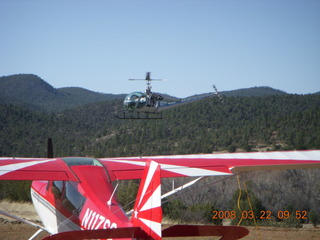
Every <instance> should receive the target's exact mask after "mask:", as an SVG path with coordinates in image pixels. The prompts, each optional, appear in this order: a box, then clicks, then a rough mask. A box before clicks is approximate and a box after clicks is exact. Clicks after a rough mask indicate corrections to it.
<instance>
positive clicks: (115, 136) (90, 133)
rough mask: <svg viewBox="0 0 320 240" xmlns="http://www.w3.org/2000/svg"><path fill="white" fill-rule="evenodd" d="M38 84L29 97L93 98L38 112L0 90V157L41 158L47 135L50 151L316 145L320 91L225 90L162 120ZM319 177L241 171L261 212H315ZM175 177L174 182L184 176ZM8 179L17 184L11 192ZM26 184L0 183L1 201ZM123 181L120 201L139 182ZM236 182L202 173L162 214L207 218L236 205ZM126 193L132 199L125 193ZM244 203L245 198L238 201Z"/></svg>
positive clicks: (23, 196) (315, 173)
mask: <svg viewBox="0 0 320 240" xmlns="http://www.w3.org/2000/svg"><path fill="white" fill-rule="evenodd" d="M2 80H3V79H2ZM0 84H1V81H0ZM2 84H3V81H2ZM40 85H42V87H40V88H39V92H37V90H35V89H33V91H34V92H33V94H34V96H38V97H39V96H42V97H43V98H45V99H46V100H48V99H47V98H46V94H44V95H43V91H46V93H47V92H50V93H51V95H49V96H47V97H48V98H49V100H50V99H51V100H52V99H54V98H59V99H63V98H67V97H66V96H69V94H70V95H71V96H72V97H73V98H74V99H78V98H82V96H83V95H88V99H91V100H90V101H94V103H90V101H89V100H88V101H87V102H86V104H83V103H82V104H79V105H78V106H77V107H73V108H71V107H70V106H71V105H72V104H71V105H69V104H70V102H72V101H71V100H70V99H71V97H70V98H68V99H69V100H70V101H69V100H68V110H64V111H62V109H60V110H59V111H57V109H56V110H55V111H51V112H48V111H44V110H43V111H40V110H41V106H40V105H39V104H38V103H37V104H35V103H34V102H32V101H31V100H30V99H24V100H23V101H22V100H21V98H15V100H12V101H9V102H8V101H7V99H6V101H2V100H3V96H4V95H1V98H0V102H1V101H2V103H0V132H1V136H0V156H12V157H46V141H47V138H48V137H51V138H52V139H53V142H54V153H55V156H93V157H115V156H143V155H144V156H145V155H158V154H161V155H163V154H189V153H212V152H217V151H219V152H220V151H226V152H234V151H258V150H259V151H261V150H263V151H268V150H293V149H299V150H302V149H320V95H319V94H312V95H290V94H285V93H281V91H280V92H279V91H278V90H275V91H276V92H277V94H271V95H270V94H267V95H264V94H262V95H264V96H252V95H254V94H249V96H241V97H240V96H224V97H223V98H224V101H223V102H221V101H220V100H219V99H218V98H216V97H214V98H211V99H206V100H203V101H200V102H196V103H192V104H188V105H185V106H181V107H179V108H175V109H170V110H168V111H166V112H164V114H163V119H162V120H140V121H130V120H119V119H116V118H115V117H114V116H115V114H116V113H117V111H119V110H121V109H122V100H119V99H117V98H116V99H113V100H107V101H106V100H103V98H104V97H106V96H104V95H101V96H103V98H102V99H97V98H96V95H95V93H92V95H90V94H87V93H88V92H87V91H88V90H85V89H78V88H67V89H60V90H59V91H58V90H57V89H54V88H52V87H50V85H46V84H44V83H43V82H42V83H41V84H40ZM2 86H4V85H2ZM0 89H2V88H0ZM6 89H8V88H6ZM253 90H257V89H254V88H253ZM260 90H261V88H259V91H260ZM1 91H3V92H4V90H3V89H2V90H1ZM17 91H18V90H17ZM246 91H247V90H246ZM267 91H270V89H269V88H267ZM41 92H42V94H41ZM61 96H62V98H61ZM75 96H78V97H75ZM46 100H44V102H46ZM49 100H48V102H54V101H51V100H50V101H49ZM59 101H60V100H59ZM21 102H24V104H21ZM76 102H78V100H77V101H76ZM31 105H32V106H34V108H32V107H30V106H31ZM65 106H67V105H65ZM46 108H47V107H46ZM33 109H37V111H35V110H33ZM319 176H320V174H319V170H301V171H296V170H295V171H293V170H291V171H269V172H268V171H264V172H256V173H248V174H244V175H242V176H241V179H242V184H243V183H245V182H246V183H247V186H248V188H249V189H250V191H251V192H252V194H254V196H255V197H252V198H253V199H257V200H256V202H257V203H259V204H260V205H261V206H263V207H264V209H266V210H270V211H273V212H276V211H279V210H286V209H290V210H292V209H294V210H295V211H296V210H308V211H314V212H317V211H319V210H320V209H319V204H318V202H317V200H316V199H317V198H318V197H319V196H320V179H319ZM170 181H171V180H168V181H164V182H163V192H165V191H166V190H170V188H171V183H170ZM176 181H177V182H176V184H178V183H180V182H181V183H182V182H183V180H176ZM12 184H15V185H14V190H12V189H13V188H12ZM29 184H30V183H28V182H27V183H25V182H23V183H11V182H1V183H0V189H1V191H0V199H1V198H11V199H15V200H28V198H29V195H28V190H27V187H28V186H29ZM124 186H127V188H125V190H123V191H124V192H122V194H121V193H119V195H120V197H119V198H120V200H121V199H122V200H123V199H124V198H126V200H123V203H126V202H127V201H129V200H130V201H131V200H134V194H132V190H136V189H137V183H135V182H133V183H130V184H129V183H124ZM243 186H244V185H242V187H243ZM237 188H238V184H237V181H236V178H234V177H231V178H225V177H221V178H210V179H206V180H205V181H204V182H203V183H202V184H200V185H198V187H196V188H191V190H190V191H186V192H185V193H182V194H185V195H184V196H187V197H184V198H183V200H182V199H171V201H170V202H168V203H166V204H165V206H164V211H165V213H166V214H167V215H168V216H169V215H170V214H172V211H176V214H178V215H179V214H180V215H179V216H180V219H184V220H186V219H195V220H196V218H197V217H199V218H200V219H199V221H205V220H204V219H208V213H209V218H210V217H212V215H210V214H211V212H212V209H218V210H232V209H233V208H234V202H233V200H232V199H234V198H236V199H238V198H237V197H235V196H237V194H238V193H237V192H236V190H237ZM10 189H11V190H12V191H11V190H10ZM16 189H24V190H21V191H20V190H18V191H17V190H16ZM250 191H249V192H250ZM17 193H19V194H18V195H17ZM121 195H122V197H121ZM130 197H131V198H132V199H128V198H130ZM130 201H129V202H130ZM242 204H244V205H246V204H247V203H246V202H245V200H243V203H242ZM199 212H202V213H203V214H199ZM195 213H196V214H195Z"/></svg>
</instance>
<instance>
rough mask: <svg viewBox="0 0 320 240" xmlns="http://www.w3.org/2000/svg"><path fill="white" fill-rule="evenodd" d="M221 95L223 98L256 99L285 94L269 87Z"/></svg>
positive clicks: (228, 92) (233, 91) (234, 91)
mask: <svg viewBox="0 0 320 240" xmlns="http://www.w3.org/2000/svg"><path fill="white" fill-rule="evenodd" d="M221 94H223V95H225V96H233V97H244V96H246V97H255V96H256V97H258V96H268V95H283V94H287V93H286V92H284V91H281V90H278V89H274V88H271V87H266V86H264V87H252V88H242V89H238V90H232V91H224V92H221Z"/></svg>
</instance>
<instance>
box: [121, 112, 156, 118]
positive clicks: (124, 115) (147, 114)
mask: <svg viewBox="0 0 320 240" xmlns="http://www.w3.org/2000/svg"><path fill="white" fill-rule="evenodd" d="M116 117H117V118H118V119H133V120H140V119H162V112H128V111H123V112H122V113H121V114H119V115H117V116H116Z"/></svg>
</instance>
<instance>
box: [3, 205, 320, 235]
mask: <svg viewBox="0 0 320 240" xmlns="http://www.w3.org/2000/svg"><path fill="white" fill-rule="evenodd" d="M0 209H2V210H5V211H8V212H10V213H11V214H15V215H17V216H19V217H22V218H25V219H27V220H32V221H33V222H35V223H37V224H40V223H39V218H38V216H37V215H36V213H35V211H34V208H33V206H32V204H31V203H25V204H19V205H17V204H16V203H10V202H6V201H2V202H0ZM248 229H249V231H250V233H249V235H248V236H247V237H245V238H242V239H244V240H260V239H261V240H274V239H277V240H287V239H289V240H302V239H306V240H307V239H312V240H320V228H313V227H312V226H311V225H309V226H308V227H304V228H275V227H248ZM37 230H38V229H36V228H35V227H32V226H29V225H27V224H24V223H19V222H17V221H15V220H11V219H9V218H7V217H2V216H0V240H26V239H29V238H30V237H31V236H32V235H33V234H34V233H35V232H36V231H37ZM47 235H48V233H46V232H42V233H41V234H40V235H38V236H37V237H36V238H35V240H41V239H42V238H43V237H45V236H47ZM164 239H166V240H171V239H179V240H182V239H188V240H189V239H195V238H164ZM196 239H198V240H209V239H211V240H212V239H219V238H212V237H210V238H196Z"/></svg>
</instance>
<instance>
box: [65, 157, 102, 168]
mask: <svg viewBox="0 0 320 240" xmlns="http://www.w3.org/2000/svg"><path fill="white" fill-rule="evenodd" d="M62 160H63V161H64V162H65V163H66V164H67V165H68V166H69V167H71V166H81V165H89V166H100V167H102V166H103V165H102V164H101V163H100V162H99V161H98V160H97V159H95V158H62Z"/></svg>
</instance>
